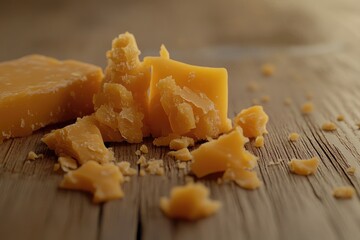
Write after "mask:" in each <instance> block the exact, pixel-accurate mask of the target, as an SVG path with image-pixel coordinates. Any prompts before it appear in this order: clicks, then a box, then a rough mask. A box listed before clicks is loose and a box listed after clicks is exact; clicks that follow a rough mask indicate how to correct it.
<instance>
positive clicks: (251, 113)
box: [234, 106, 269, 138]
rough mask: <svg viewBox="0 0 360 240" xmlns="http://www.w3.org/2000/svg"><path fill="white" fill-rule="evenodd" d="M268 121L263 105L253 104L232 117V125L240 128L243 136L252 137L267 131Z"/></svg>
mask: <svg viewBox="0 0 360 240" xmlns="http://www.w3.org/2000/svg"><path fill="white" fill-rule="evenodd" d="M268 121H269V116H268V115H267V114H266V113H265V111H264V109H263V107H262V106H253V107H249V108H246V109H243V110H241V112H240V113H239V114H237V115H236V117H235V118H234V125H235V126H240V127H241V128H242V130H243V133H244V136H245V137H248V138H252V137H257V136H262V135H263V134H265V133H268V132H267V130H266V124H267V122H268Z"/></svg>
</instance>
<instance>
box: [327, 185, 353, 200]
mask: <svg viewBox="0 0 360 240" xmlns="http://www.w3.org/2000/svg"><path fill="white" fill-rule="evenodd" d="M355 194H356V192H355V188H354V187H352V186H342V187H336V188H334V190H333V196H334V197H336V198H342V199H349V198H352V197H353V196H354V195H355Z"/></svg>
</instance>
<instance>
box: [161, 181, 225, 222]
mask: <svg viewBox="0 0 360 240" xmlns="http://www.w3.org/2000/svg"><path fill="white" fill-rule="evenodd" d="M209 195H210V191H209V189H208V188H207V187H205V186H204V185H203V184H200V183H188V184H187V185H185V186H178V187H174V188H173V189H171V192H170V198H166V197H162V198H161V199H160V208H161V210H163V212H164V213H165V215H167V216H168V217H170V218H174V219H185V220H197V219H200V218H204V217H208V216H210V215H212V214H214V213H215V212H217V211H218V210H219V208H220V207H221V203H220V202H219V201H214V200H211V199H209Z"/></svg>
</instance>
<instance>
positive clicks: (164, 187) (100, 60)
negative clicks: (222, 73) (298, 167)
mask: <svg viewBox="0 0 360 240" xmlns="http://www.w3.org/2000/svg"><path fill="white" fill-rule="evenodd" d="M204 5H206V7H204ZM359 13H360V4H359V3H358V1H355V0H346V1H336V0H328V1H326V0H321V1H316V2H314V1H309V0H305V1H300V2H299V1H286V2H285V1H284V2H281V4H280V3H279V2H277V3H274V1H266V0H262V1H255V2H249V1H245V0H242V1H235V0H234V1H228V2H224V3H223V2H221V3H220V2H218V1H215V0H212V1H197V2H196V3H193V1H190V0H186V1H182V2H181V4H180V3H175V2H170V1H152V2H151V3H150V2H148V1H140V2H137V3H133V2H131V1H122V2H118V1H111V0H107V1H106V2H104V3H103V5H101V6H99V5H97V4H96V2H95V1H89V2H88V4H83V3H82V2H81V3H80V2H77V1H52V2H51V3H50V2H48V1H35V2H31V4H30V3H28V1H15V2H14V1H1V2H0V32H1V33H2V34H1V38H0V46H3V47H2V48H0V60H7V59H11V58H16V57H19V56H22V55H25V54H29V53H34V52H36V53H43V54H47V55H51V56H54V57H58V58H75V59H80V60H84V61H87V62H92V63H96V64H99V65H101V66H104V65H105V63H106V61H105V57H104V52H105V51H106V50H107V49H108V48H109V47H110V41H111V39H112V38H113V37H115V36H116V35H117V34H118V33H120V32H124V31H126V30H128V31H131V32H133V33H135V35H136V36H137V39H138V41H139V46H140V48H141V49H142V51H143V53H144V54H156V53H157V51H158V50H157V49H158V46H159V45H160V44H161V43H163V42H164V43H165V44H166V45H167V46H168V48H169V50H170V52H171V53H172V56H173V57H174V58H175V59H179V60H182V61H187V62H190V63H193V64H198V65H210V66H223V67H226V68H227V69H228V71H229V115H230V117H233V116H234V115H235V114H236V113H238V112H239V111H240V110H241V109H243V108H245V107H248V106H251V105H252V102H253V100H254V99H257V100H259V101H260V99H261V97H262V96H264V95H268V96H270V98H271V100H270V101H269V102H267V103H261V102H260V103H261V104H262V105H263V106H264V108H265V111H266V112H267V113H268V114H269V116H270V122H269V126H268V130H269V135H267V136H266V138H265V147H264V148H260V149H258V148H255V147H253V142H252V141H251V142H250V143H248V144H247V146H246V147H247V149H249V150H250V151H251V152H253V153H254V154H255V155H257V156H258V157H259V166H258V167H257V169H256V171H257V172H258V173H259V176H260V178H261V180H262V181H263V186H262V187H261V188H260V189H259V190H256V191H247V190H244V189H241V188H239V187H237V186H236V185H234V184H224V185H218V184H217V183H216V180H214V179H200V180H197V181H201V182H203V183H204V184H206V185H207V186H208V187H209V188H210V189H211V197H212V198H214V199H217V200H220V201H221V203H222V208H221V210H220V211H219V212H218V213H217V214H215V215H214V216H212V217H209V218H207V219H203V220H201V221H196V222H183V221H172V220H169V219H168V218H166V217H165V216H164V215H163V214H162V212H161V211H160V209H159V199H160V197H162V196H167V195H168V194H169V191H170V189H171V188H172V187H173V186H177V185H182V184H184V182H185V179H184V178H185V176H186V175H187V174H188V172H189V169H185V170H179V169H178V168H177V167H176V163H175V161H174V160H172V159H171V158H169V157H167V156H166V153H167V151H168V149H166V148H155V147H153V146H152V144H151V141H152V140H151V139H146V140H145V144H146V145H147V146H148V147H149V150H150V151H149V154H148V157H149V158H163V159H164V161H165V170H166V174H165V176H163V177H159V176H145V177H138V176H135V177H132V178H131V181H130V182H129V183H125V185H124V191H125V195H126V197H125V198H124V199H122V200H117V201H112V202H108V203H105V204H101V205H94V204H92V203H91V198H90V196H89V195H88V194H86V193H82V192H76V191H65V190H60V189H58V188H57V186H58V183H59V181H60V179H61V177H62V174H61V173H56V172H53V170H52V168H53V164H54V163H55V160H56V156H55V155H54V153H53V152H52V151H50V150H48V149H47V147H46V146H45V145H44V144H43V143H41V142H40V138H41V137H42V136H43V134H44V133H46V132H49V131H50V130H51V129H54V128H57V127H61V125H56V126H49V127H47V128H45V129H43V130H40V131H38V132H36V133H34V134H33V135H32V136H29V137H25V138H16V139H12V140H8V141H6V142H4V143H3V144H1V145H0V239H6V240H8V239H10V240H12V239H144V240H148V239H269V240H271V239H274V240H275V239H284V240H287V239H299V240H300V239H301V240H303V239H359V236H360V228H359V224H360V202H359V195H358V194H357V196H356V197H355V198H353V199H351V200H344V201H343V200H337V199H335V198H333V196H332V189H333V188H334V187H336V186H341V185H351V186H353V187H354V188H355V189H356V191H357V192H358V193H359V191H360V181H359V178H360V173H359V172H358V171H357V172H356V173H355V175H349V174H348V173H347V172H346V169H347V168H348V167H349V166H354V167H356V168H357V169H359V168H360V130H359V129H358V127H357V126H356V123H359V122H360V111H359V109H360V101H359V99H360V81H359V76H360V68H359V67H360V48H359V47H358V43H359V40H360V31H359V29H360V17H359V16H360V14H359ZM164 19H165V20H164ZM4 46H6V47H4ZM267 62H270V63H272V64H273V65H274V66H275V67H276V72H275V74H274V76H272V77H270V78H267V77H264V76H262V74H261V71H260V69H261V66H262V64H264V63H267ZM250 81H255V82H257V83H258V84H259V86H260V87H261V88H260V90H259V91H256V92H252V91H249V90H248V88H247V84H248V83H249V82H250ZM309 93H311V94H312V96H313V102H314V104H315V111H314V113H312V114H310V115H309V116H304V115H302V114H301V112H300V107H301V105H302V104H303V103H304V102H306V101H308V99H307V95H309ZM287 97H290V98H291V99H292V100H293V104H292V105H290V106H286V105H285V104H284V99H285V98H287ZM339 114H343V115H344V116H345V121H343V122H337V121H336V117H337V115H339ZM2 117H4V116H0V121H1V118H2ZM325 121H334V122H335V123H336V124H337V126H338V129H337V130H336V131H335V132H323V131H321V130H320V127H321V124H322V123H323V122H325ZM290 132H298V133H299V134H300V135H301V138H300V140H299V141H298V142H294V143H292V142H289V141H288V140H287V137H288V134H289V133H290ZM110 146H112V147H114V150H115V155H116V158H117V160H118V161H124V160H125V161H129V162H131V164H132V166H133V167H136V160H137V158H136V156H135V154H134V152H135V150H136V149H138V148H139V147H140V144H135V145H130V144H127V143H119V144H110ZM29 151H35V152H37V153H43V154H44V155H45V157H44V159H42V160H36V161H33V162H30V161H26V156H27V154H28V152H29ZM312 156H319V158H320V159H321V164H320V167H319V171H318V173H317V174H315V175H313V176H308V177H302V176H296V175H293V174H291V173H290V172H289V168H288V166H287V162H288V161H289V160H290V159H291V158H308V157H312ZM273 163H275V164H273Z"/></svg>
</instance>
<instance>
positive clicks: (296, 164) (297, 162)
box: [288, 157, 320, 176]
mask: <svg viewBox="0 0 360 240" xmlns="http://www.w3.org/2000/svg"><path fill="white" fill-rule="evenodd" d="M319 162H320V160H319V158H318V157H313V158H311V159H304V160H302V159H291V161H290V162H289V163H288V164H289V167H290V171H291V172H293V173H295V174H297V175H303V176H307V175H310V174H314V173H315V172H316V170H317V168H318V166H319Z"/></svg>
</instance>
